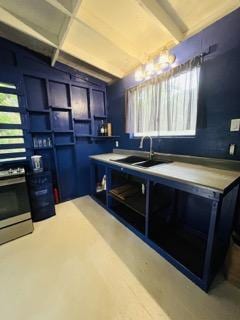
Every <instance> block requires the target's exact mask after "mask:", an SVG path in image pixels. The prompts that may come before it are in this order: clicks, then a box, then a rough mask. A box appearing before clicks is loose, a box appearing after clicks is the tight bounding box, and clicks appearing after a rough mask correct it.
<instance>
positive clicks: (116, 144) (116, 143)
mask: <svg viewBox="0 0 240 320" xmlns="http://www.w3.org/2000/svg"><path fill="white" fill-rule="evenodd" d="M115 147H116V148H118V147H119V142H118V141H117V140H116V141H115Z"/></svg>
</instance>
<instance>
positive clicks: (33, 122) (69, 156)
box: [0, 38, 113, 201]
mask: <svg viewBox="0 0 240 320" xmlns="http://www.w3.org/2000/svg"><path fill="white" fill-rule="evenodd" d="M7 75H9V78H10V79H20V80H19V81H20V82H21V86H22V87H23V92H24V93H23V96H22V97H21V101H24V102H23V103H24V108H25V110H29V109H31V111H28V112H26V117H24V126H25V128H26V133H25V137H26V148H27V155H28V156H30V155H32V154H41V155H42V156H43V157H44V162H45V163H44V164H45V166H46V167H47V168H49V169H50V170H51V171H52V174H53V181H54V186H55V187H58V188H59V190H60V195H61V200H62V201H64V200H68V199H72V198H74V197H77V196H82V195H86V194H88V193H89V191H90V167H89V159H88V156H89V155H91V154H98V153H104V152H108V151H111V150H112V147H113V144H112V142H106V141H105V142H97V141H91V139H90V138H88V137H82V136H81V137H80V138H79V139H78V138H77V137H75V136H77V134H78V133H80V134H81V132H77V128H80V129H81V128H83V126H84V125H85V126H86V123H88V122H85V121H84V122H83V123H81V122H79V125H78V126H77V124H76V123H75V124H74V123H73V122H74V121H73V120H72V118H73V117H74V116H76V114H77V113H78V110H72V109H73V108H70V107H71V106H72V103H73V98H72V95H71V94H70V89H69V96H71V98H69V101H70V102H69V103H67V102H66V101H65V100H66V95H65V96H64V94H63V93H64V91H63V89H64V87H68V88H71V87H72V85H74V86H78V87H81V86H82V87H84V88H86V90H89V92H91V94H92V95H93V94H94V92H95V95H96V94H98V93H99V92H100V93H102V92H104V91H105V90H106V86H105V83H103V82H102V81H100V80H97V79H94V78H92V77H90V76H87V75H85V74H83V73H81V72H79V71H77V70H74V69H72V68H69V67H68V66H66V65H63V64H60V63H57V64H56V67H55V68H52V67H51V66H50V59H48V58H46V57H43V56H41V55H39V54H36V53H33V52H32V51H30V50H27V49H26V48H23V47H21V46H19V45H16V44H14V43H12V42H9V41H7V40H5V39H2V38H0V76H2V80H4V79H6V76H7ZM5 81H7V80H5ZM9 81H10V80H9ZM60 83H61V84H60ZM53 84H54V85H55V91H54V93H53V92H52V91H51V90H52V89H51V85H53ZM41 85H42V86H41ZM57 85H58V87H59V89H58V90H57V88H58V87H57ZM48 86H49V89H48V90H47V88H48ZM60 86H62V87H60ZM62 88H63V89H62ZM91 90H92V91H91ZM98 90H99V91H98ZM76 99H77V98H75V100H74V103H75V105H77V106H78V105H79V108H81V106H82V105H83V102H82V101H76ZM79 99H80V100H81V97H80V98H79ZM89 99H90V98H89ZM92 100H93V99H92ZM89 103H90V105H92V108H93V109H94V111H95V112H94V111H92V114H91V117H92V119H94V113H97V112H99V111H98V110H97V111H96V110H95V109H97V108H98V107H99V106H98V105H96V104H97V102H96V99H95V100H94V101H93V102H89ZM65 104H68V105H66V106H65ZM69 104H70V106H69ZM53 105H55V109H54V108H53V107H54V106H53ZM99 105H100V104H99ZM68 106H69V108H67V110H64V108H65V107H68ZM56 107H57V108H58V107H59V109H56ZM74 108H75V109H76V108H77V107H74ZM35 109H36V110H35ZM40 109H41V110H43V112H42V111H40V112H39V110H40ZM79 112H80V114H81V110H80V111H79ZM67 114H68V116H69V117H70V120H69V121H68V119H65V118H66V115H67ZM83 118H86V116H84V117H83ZM51 119H52V120H51ZM51 122H53V124H51ZM68 123H69V128H68ZM61 124H63V125H64V127H61ZM91 124H92V126H93V127H94V126H96V122H95V120H90V126H91ZM84 128H85V127H84ZM70 129H72V130H70ZM73 129H74V130H73ZM80 129H78V130H80ZM41 130H42V131H41ZM44 130H45V132H44ZM58 130H61V132H58ZM84 130H85V129H84ZM34 131H35V133H33V132H34ZM40 131H41V132H40ZM70 131H71V132H70ZM89 134H91V132H90V133H89ZM92 134H94V133H93V132H92ZM34 135H44V136H47V137H48V136H50V137H52V139H53V144H54V143H55V145H54V148H48V149H43V150H40V149H37V150H36V149H34V148H33V141H32V138H33V137H34ZM70 136H72V138H71V139H72V140H71V141H68V140H69V139H70V138H69V137H70ZM66 137H67V138H66ZM66 139H68V140H67V141H66ZM68 142H70V143H68ZM57 144H58V145H57ZM59 144H60V146H59Z"/></svg>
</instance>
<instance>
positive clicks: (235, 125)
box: [230, 119, 240, 131]
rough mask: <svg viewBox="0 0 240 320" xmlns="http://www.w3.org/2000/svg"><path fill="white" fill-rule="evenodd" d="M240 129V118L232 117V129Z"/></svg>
mask: <svg viewBox="0 0 240 320" xmlns="http://www.w3.org/2000/svg"><path fill="white" fill-rule="evenodd" d="M239 130H240V119H232V120H231V126H230V131H239Z"/></svg>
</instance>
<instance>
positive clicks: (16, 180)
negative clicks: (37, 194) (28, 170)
mask: <svg viewBox="0 0 240 320" xmlns="http://www.w3.org/2000/svg"><path fill="white" fill-rule="evenodd" d="M24 182H26V179H25V177H18V178H11V179H6V180H0V187H4V186H10V185H13V184H19V183H24Z"/></svg>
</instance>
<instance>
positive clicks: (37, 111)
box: [27, 108, 50, 113]
mask: <svg viewBox="0 0 240 320" xmlns="http://www.w3.org/2000/svg"><path fill="white" fill-rule="evenodd" d="M27 111H28V112H29V113H50V110H43V109H30V108H27Z"/></svg>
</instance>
